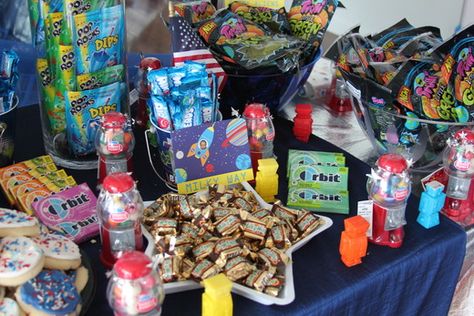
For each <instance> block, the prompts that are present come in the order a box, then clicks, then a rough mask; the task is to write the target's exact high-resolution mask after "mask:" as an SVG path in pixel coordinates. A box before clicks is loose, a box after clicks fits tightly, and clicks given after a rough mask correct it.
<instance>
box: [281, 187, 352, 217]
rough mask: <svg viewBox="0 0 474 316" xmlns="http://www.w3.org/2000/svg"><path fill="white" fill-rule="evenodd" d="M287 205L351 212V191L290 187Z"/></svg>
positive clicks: (344, 212) (335, 211)
mask: <svg viewBox="0 0 474 316" xmlns="http://www.w3.org/2000/svg"><path fill="white" fill-rule="evenodd" d="M287 205H288V206H291V207H296V208H304V209H307V210H311V211H318V212H327V213H339V214H349V192H348V191H338V190H331V189H314V188H301V187H294V186H292V187H289V188H288V201H287Z"/></svg>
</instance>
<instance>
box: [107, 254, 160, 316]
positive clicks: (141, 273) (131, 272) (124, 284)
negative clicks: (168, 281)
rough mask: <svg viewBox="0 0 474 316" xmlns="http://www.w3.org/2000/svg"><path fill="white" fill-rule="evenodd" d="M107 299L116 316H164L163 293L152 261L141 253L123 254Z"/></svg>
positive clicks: (109, 286)
mask: <svg viewBox="0 0 474 316" xmlns="http://www.w3.org/2000/svg"><path fill="white" fill-rule="evenodd" d="M107 298H108V301H109V305H110V307H111V308H112V309H113V310H114V314H115V315H120V316H132V315H140V316H159V315H161V305H162V303H163V299H164V290H163V285H162V282H161V278H160V277H159V274H158V272H157V271H156V270H155V269H154V267H153V265H152V261H151V260H150V258H148V257H147V256H146V255H145V254H143V253H141V252H138V251H133V252H128V253H126V254H124V255H123V256H122V257H121V258H120V259H119V260H118V261H117V263H115V265H114V268H113V272H112V277H111V279H110V280H109V284H108V286H107Z"/></svg>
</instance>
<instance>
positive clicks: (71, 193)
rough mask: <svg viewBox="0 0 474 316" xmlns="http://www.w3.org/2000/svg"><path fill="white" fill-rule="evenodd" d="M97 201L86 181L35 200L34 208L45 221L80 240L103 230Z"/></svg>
mask: <svg viewBox="0 0 474 316" xmlns="http://www.w3.org/2000/svg"><path fill="white" fill-rule="evenodd" d="M96 203H97V199H96V197H95V195H94V193H92V191H91V189H90V188H89V186H88V185H87V184H86V183H83V184H80V185H77V186H75V187H72V188H70V189H67V190H64V191H61V192H58V193H56V194H53V195H51V196H49V197H45V198H43V199H42V200H40V201H37V202H34V203H33V208H34V210H35V214H36V216H37V217H38V218H39V219H40V220H41V222H43V224H45V225H46V226H48V227H50V228H52V229H56V230H60V231H62V232H64V233H65V234H66V236H67V237H69V238H71V239H72V240H74V241H75V242H76V243H79V242H82V241H85V240H87V239H89V238H91V237H93V236H95V235H97V234H98V233H99V222H98V219H97V216H96V212H95V206H96Z"/></svg>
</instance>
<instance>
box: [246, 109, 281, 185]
mask: <svg viewBox="0 0 474 316" xmlns="http://www.w3.org/2000/svg"><path fill="white" fill-rule="evenodd" d="M243 117H244V119H245V121H246V123H247V130H248V136H249V146H250V158H251V160H252V168H253V172H254V176H255V174H256V173H257V170H258V160H259V159H264V158H272V157H273V140H274V138H275V128H274V126H273V121H272V117H271V115H270V110H269V109H268V108H267V107H266V106H265V105H263V104H260V103H252V104H248V105H247V106H246V107H245V110H244V114H243Z"/></svg>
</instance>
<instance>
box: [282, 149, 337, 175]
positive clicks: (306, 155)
mask: <svg viewBox="0 0 474 316" xmlns="http://www.w3.org/2000/svg"><path fill="white" fill-rule="evenodd" d="M299 165H322V166H333V167H335V166H338V167H344V166H345V165H346V157H344V155H343V154H342V153H331V152H325V151H309V150H296V149H290V150H289V151H288V163H287V169H286V175H287V177H289V176H290V171H291V170H290V169H291V168H292V167H294V166H295V167H296V166H299Z"/></svg>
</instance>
